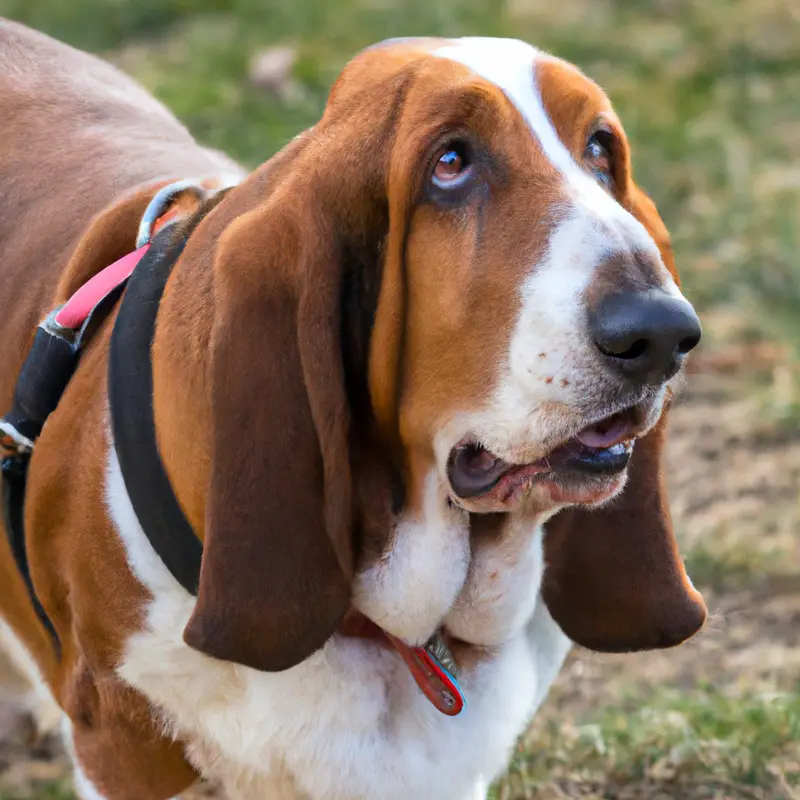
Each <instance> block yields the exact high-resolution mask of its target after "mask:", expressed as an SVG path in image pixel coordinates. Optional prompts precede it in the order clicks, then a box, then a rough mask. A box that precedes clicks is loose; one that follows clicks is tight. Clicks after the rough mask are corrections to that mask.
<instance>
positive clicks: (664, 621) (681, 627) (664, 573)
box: [542, 418, 706, 652]
mask: <svg viewBox="0 0 800 800" xmlns="http://www.w3.org/2000/svg"><path fill="white" fill-rule="evenodd" d="M665 425H666V420H665V419H664V418H662V421H661V422H659V424H658V426H657V427H656V428H655V429H654V430H653V431H651V432H650V433H649V434H648V435H647V436H645V437H644V438H643V439H641V440H640V441H638V442H637V443H636V445H635V446H634V449H633V456H632V457H631V463H630V466H629V467H628V470H629V479H628V483H627V485H626V486H625V488H624V489H623V491H622V494H621V495H620V496H619V497H618V498H615V500H613V501H612V502H611V503H609V504H608V505H607V506H605V507H603V508H599V509H594V510H592V509H584V508H568V509H565V510H564V511H562V512H560V513H558V514H556V516H555V517H553V519H552V520H550V521H549V522H548V523H547V525H546V534H545V545H544V546H545V562H546V565H547V567H546V569H545V575H544V583H543V587H542V592H543V596H544V600H545V603H546V604H547V607H548V609H549V611H550V613H551V615H552V616H553V619H555V621H556V622H557V623H558V625H559V626H560V627H561V629H562V630H563V631H564V633H566V634H567V636H569V638H570V639H572V640H573V641H574V642H577V643H578V644H580V645H583V646H584V647H588V648H590V649H592V650H599V651H605V652H625V651H633V650H647V649H651V648H657V647H669V646H671V645H675V644H679V643H680V642H682V641H684V640H685V639H687V638H689V637H690V636H692V635H693V634H694V633H696V632H697V631H698V630H699V629H700V627H702V625H703V623H704V622H705V617H706V608H705V605H704V603H703V599H702V597H701V596H700V594H699V593H698V592H697V591H696V590H695V588H694V587H693V586H692V584H691V582H690V581H689V578H688V576H687V574H686V570H685V569H684V566H683V562H682V560H681V558H680V555H679V553H678V547H677V543H676V541H675V537H674V535H673V531H672V521H671V518H670V513H669V508H668V505H667V497H666V488H665V485H664V478H663V476H662V474H661V465H660V461H661V452H662V449H663V446H664V439H665Z"/></svg>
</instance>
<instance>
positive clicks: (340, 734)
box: [107, 448, 568, 800]
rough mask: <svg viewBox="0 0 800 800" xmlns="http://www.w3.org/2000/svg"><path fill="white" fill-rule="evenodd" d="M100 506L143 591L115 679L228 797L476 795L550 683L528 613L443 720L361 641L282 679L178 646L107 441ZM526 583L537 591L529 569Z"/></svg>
mask: <svg viewBox="0 0 800 800" xmlns="http://www.w3.org/2000/svg"><path fill="white" fill-rule="evenodd" d="M107 501H108V507H109V510H110V514H111V517H112V519H113V521H114V524H115V526H116V528H117V530H118V532H119V535H120V538H121V540H122V542H123V544H124V547H125V552H126V554H127V557H128V561H129V564H130V566H131V569H132V570H133V572H134V574H135V575H136V576H137V578H138V579H139V580H140V581H141V582H142V583H143V584H144V585H145V586H147V587H148V588H149V589H150V591H151V592H152V594H153V600H152V602H150V603H149V605H148V607H147V609H146V624H145V628H144V630H142V631H141V632H140V633H138V634H135V635H134V636H133V637H132V638H131V639H130V640H129V641H128V643H127V647H126V650H125V655H124V658H123V661H122V663H121V664H120V666H119V670H118V672H119V675H120V676H121V677H122V678H123V679H124V680H126V681H127V682H129V683H130V684H131V685H133V686H135V687H136V688H138V689H139V690H140V691H142V692H144V693H145V694H146V695H147V696H148V697H149V698H150V699H151V700H152V701H153V702H154V703H155V705H156V706H157V707H158V708H159V709H160V710H161V712H162V713H163V716H164V719H165V721H166V723H167V724H168V725H169V726H170V727H171V729H172V730H173V731H174V732H175V733H176V734H178V735H180V736H181V737H182V738H183V739H184V740H185V741H187V742H189V747H188V753H189V756H190V758H192V760H193V761H194V763H195V764H196V765H197V767H198V768H199V769H200V770H201V772H202V773H203V774H205V775H207V776H209V777H211V778H214V779H220V780H221V781H222V782H223V783H224V785H225V788H226V791H228V792H229V793H230V794H231V795H232V797H234V798H236V800H239V798H242V799H245V798H246V799H247V800H249V798H254V799H255V798H262V797H270V798H273V797H274V798H287V800H289V799H290V798H291V800H296V799H297V798H309V799H310V800H345V799H346V800H355V798H363V800H367V798H370V800H371V799H372V798H376V797H380V798H381V799H382V800H395V799H396V800H417V799H419V800H422V798H427V797H429V796H435V797H439V798H442V800H450V799H452V800H477V798H478V797H479V796H483V793H485V789H486V786H487V785H488V783H489V782H490V781H491V780H492V779H493V778H494V777H495V776H496V775H497V774H498V773H500V772H501V771H502V770H503V769H504V768H505V766H506V764H507V761H508V758H509V757H510V753H511V750H512V748H513V746H514V743H515V740H516V737H517V736H518V735H519V734H520V733H521V732H522V731H523V730H524V728H525V725H526V723H527V722H528V720H529V719H530V717H531V715H532V713H533V710H534V707H535V704H536V703H538V702H540V700H541V698H542V697H543V696H544V694H545V693H546V691H547V686H546V685H543V683H542V681H541V680H540V678H539V674H540V670H541V672H542V674H544V675H546V676H547V681H548V683H549V681H551V680H552V678H553V677H554V672H553V669H552V663H553V662H554V660H555V661H557V660H558V658H559V652H558V651H560V650H561V649H564V647H565V644H566V646H568V641H567V640H566V638H565V637H564V636H563V634H561V633H560V631H558V629H557V628H556V627H555V624H554V623H553V622H552V620H550V619H549V616H548V617H544V618H543V617H541V616H537V615H536V614H535V613H534V612H535V609H531V612H532V613H533V616H532V617H531V620H530V623H529V624H528V625H527V626H526V627H524V628H523V629H522V630H519V631H517V632H516V633H512V634H511V635H510V638H508V640H507V641H505V642H504V643H503V644H502V645H501V646H499V647H498V648H497V649H496V651H495V652H494V653H493V655H492V656H491V657H489V658H487V660H485V661H484V662H482V663H481V664H480V665H479V666H478V667H477V668H475V669H474V670H473V671H466V672H464V673H462V675H460V682H461V685H462V688H463V690H464V692H465V694H466V697H467V702H468V705H467V707H466V709H465V710H464V711H463V712H462V714H461V715H460V716H458V717H455V718H449V717H445V716H443V715H441V714H439V712H437V711H436V710H435V709H434V708H433V707H432V706H431V705H430V704H429V703H428V702H427V701H426V700H425V699H424V698H423V697H422V695H421V693H420V692H419V689H418V687H417V686H416V684H415V683H414V682H413V680H412V679H411V677H410V675H409V673H408V670H407V668H406V667H405V665H404V664H403V663H402V661H401V660H400V659H399V658H398V657H397V656H396V655H395V654H394V653H392V652H389V651H388V650H386V649H385V648H383V647H381V646H379V645H377V644H375V643H373V642H369V641H362V640H356V639H345V638H341V637H338V636H336V637H334V638H333V639H331V640H330V641H329V643H328V644H327V645H326V646H325V648H324V649H323V650H322V651H320V652H318V653H316V654H315V655H313V656H312V657H311V658H309V659H307V660H306V661H304V662H303V663H302V664H300V665H298V666H296V667H294V668H293V669H290V670H287V671H286V672H282V673H273V674H267V673H262V672H257V671H255V670H252V669H249V668H246V667H241V666H237V665H234V664H231V663H227V662H221V661H216V660H213V659H211V658H208V657H206V656H204V655H201V654H200V653H198V652H196V651H194V650H191V649H190V648H189V647H187V646H186V645H185V644H184V643H183V640H182V632H183V628H184V626H185V624H186V622H187V620H188V618H189V615H190V613H191V610H192V607H193V604H194V600H193V598H192V597H190V596H189V595H188V594H187V593H186V592H185V591H184V590H183V589H182V588H181V587H180V585H179V584H178V583H177V582H176V581H174V579H173V578H172V577H171V575H170V574H169V573H168V571H167V570H166V568H165V567H164V565H163V563H162V562H161V561H160V560H159V559H158V557H157V556H156V554H155V553H154V552H153V550H152V548H151V546H150V544H149V542H148V540H147V539H146V537H145V536H144V533H143V531H142V530H141V528H140V526H139V523H138V521H137V519H136V516H135V514H134V511H133V508H132V506H131V504H130V500H129V498H128V495H127V493H126V491H125V487H124V483H123V480H122V477H121V474H120V470H119V463H118V461H117V459H116V455H115V453H114V451H113V448H110V451H109V466H108V473H107ZM536 535H537V534H535V533H534V532H532V534H531V537H532V538H535V536H536ZM423 560H424V559H423ZM420 566H422V565H420ZM531 578H532V581H533V582H534V585H535V584H536V582H537V581H538V576H537V575H536V574H533V575H531ZM421 589H422V590H424V587H421ZM534 605H541V602H537V603H535V604H534ZM559 637H560V638H559ZM540 641H542V642H545V643H546V647H547V648H548V652H546V653H542V652H540V647H539V642H540ZM554 641H555V645H554ZM540 664H541V665H542V666H541V667H540Z"/></svg>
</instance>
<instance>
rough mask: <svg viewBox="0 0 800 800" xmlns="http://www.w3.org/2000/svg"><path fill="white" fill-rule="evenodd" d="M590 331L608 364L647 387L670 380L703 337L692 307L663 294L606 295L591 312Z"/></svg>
mask: <svg viewBox="0 0 800 800" xmlns="http://www.w3.org/2000/svg"><path fill="white" fill-rule="evenodd" d="M589 326H590V330H591V333H592V335H593V336H594V342H595V344H596V345H597V348H598V349H599V350H600V352H601V353H602V354H603V356H604V357H605V360H606V362H607V363H608V364H609V365H611V366H613V368H614V369H616V370H617V371H618V372H621V373H622V374H623V375H625V376H626V377H628V378H630V379H631V380H635V381H637V382H639V383H647V384H659V383H663V382H664V381H667V380H669V379H670V378H671V377H672V376H673V375H674V374H675V373H676V372H677V371H678V370H679V369H680V367H681V362H682V361H683V358H684V356H685V355H686V354H687V353H688V352H689V351H690V350H692V349H693V348H694V347H696V346H697V343H698V342H699V341H700V334H701V329H700V320H699V319H698V318H697V314H695V313H694V309H693V308H692V307H691V305H689V303H688V302H687V301H686V300H684V299H683V298H681V297H674V296H673V295H670V294H667V293H666V292H664V291H662V290H651V291H648V292H623V293H619V294H611V295H607V296H606V297H604V298H603V299H602V300H601V301H600V302H599V303H598V304H597V307H596V308H595V309H593V310H592V312H591V313H590V315H589Z"/></svg>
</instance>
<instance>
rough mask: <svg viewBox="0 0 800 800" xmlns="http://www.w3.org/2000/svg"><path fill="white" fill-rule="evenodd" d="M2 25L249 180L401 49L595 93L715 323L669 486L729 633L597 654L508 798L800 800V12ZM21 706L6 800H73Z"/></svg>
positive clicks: (688, 546)
mask: <svg viewBox="0 0 800 800" xmlns="http://www.w3.org/2000/svg"><path fill="white" fill-rule="evenodd" d="M0 15H4V16H7V17H11V18H13V19H16V20H20V21H23V22H26V23H28V24H30V25H31V26H33V27H36V28H39V29H40V30H42V31H45V32H47V33H49V34H51V35H53V36H55V37H57V38H60V39H62V40H64V41H66V42H68V43H70V44H72V45H74V46H76V47H80V48H82V49H86V50H90V51H93V52H96V53H98V54H100V55H102V56H103V57H105V58H108V59H109V60H111V61H113V62H114V63H116V64H117V65H119V66H120V67H122V68H123V69H124V70H126V71H127V72H129V73H131V74H132V75H133V76H135V77H136V78H137V79H138V80H140V81H141V82H142V83H143V84H144V85H145V86H146V87H147V88H148V89H150V90H151V91H152V92H153V93H154V94H155V95H156V96H157V97H159V98H160V99H161V100H162V101H163V102H164V103H166V105H168V106H169V107H170V108H171V109H172V110H173V111H174V112H175V113H176V114H177V116H178V117H180V118H181V119H182V120H183V121H184V122H185V123H186V125H187V126H188V127H189V128H190V130H191V131H192V132H193V133H194V134H195V135H196V137H197V138H199V139H200V140H201V141H202V142H204V143H205V144H209V145H212V146H215V147H218V148H220V149H222V150H225V151H226V152H227V153H229V154H230V155H232V156H234V157H235V158H237V159H239V160H240V161H242V162H243V163H244V164H246V165H248V166H255V165H257V164H258V163H260V162H262V161H264V160H266V159H267V158H269V157H270V156H271V155H272V154H273V153H275V152H276V151H277V150H279V149H280V148H281V147H282V146H283V145H284V144H286V142H287V141H288V140H289V139H290V138H291V137H292V136H293V135H294V134H296V133H297V132H298V131H300V130H302V129H303V128H305V127H307V126H309V125H311V124H313V123H314V122H315V121H316V120H317V119H318V118H319V116H320V113H321V111H322V109H323V107H324V104H325V98H326V93H327V89H328V87H329V86H330V84H331V82H332V81H333V79H334V78H335V77H336V75H337V74H338V72H339V70H340V69H341V68H342V66H343V65H344V63H345V62H346V61H347V60H348V59H349V58H350V57H352V56H353V55H354V54H355V53H356V52H357V51H358V50H360V49H361V48H363V47H365V46H367V45H369V44H372V43H374V42H376V41H378V40H381V39H384V38H388V37H393V36H408V35H426V34H427V35H439V36H460V35H484V36H511V37H516V38H522V39H526V40H527V41H529V42H531V43H533V44H535V45H537V46H539V47H541V48H543V49H547V50H550V51H551V52H553V53H554V54H556V55H559V56H562V57H564V58H566V59H568V60H570V61H573V62H575V63H576V64H578V65H579V66H580V67H581V68H582V69H583V70H584V71H585V72H586V73H587V74H588V75H589V76H590V77H592V78H594V79H595V80H596V81H598V82H599V83H600V84H601V85H602V86H603V87H604V88H605V89H606V91H607V92H608V93H609V95H610V97H611V99H612V101H613V102H614V104H615V106H616V109H617V111H618V112H619V114H620V116H621V118H622V121H623V124H624V125H625V127H626V129H627V132H628V135H629V137H630V139H631V144H632V149H633V161H634V170H635V174H636V177H637V180H638V182H639V183H640V184H641V185H643V186H644V188H645V189H646V190H647V191H648V192H649V193H650V194H651V196H652V197H653V198H654V199H655V200H656V202H657V203H658V206H659V208H660V210H661V214H662V216H663V217H664V218H665V220H666V222H667V225H668V227H669V228H670V230H671V232H672V235H673V238H674V244H675V249H676V254H677V262H678V267H679V269H680V270H681V273H682V276H683V279H684V283H685V291H686V294H687V295H688V296H689V298H690V299H691V300H692V301H693V302H694V303H695V304H696V306H697V308H698V310H699V311H700V312H701V317H702V319H703V323H704V329H705V337H704V340H703V344H702V346H701V348H700V352H699V353H698V355H697V357H696V358H695V359H694V362H693V364H692V369H691V373H692V374H691V375H690V377H689V380H688V383H687V388H686V390H685V391H684V393H683V396H682V398H681V402H680V404H679V405H678V407H677V409H676V411H675V412H674V413H673V416H672V425H671V445H670V452H669V461H668V475H669V479H670V484H671V498H672V507H673V515H674V517H675V521H676V528H677V530H678V533H679V537H680V541H681V547H682V551H683V553H684V556H685V558H686V560H687V563H688V566H689V571H690V573H691V575H692V577H693V579H694V581H695V583H696V584H697V585H698V587H699V588H701V589H702V590H703V592H704V594H705V595H706V598H707V600H708V603H709V607H710V608H711V610H712V612H713V615H712V618H711V619H710V621H709V623H708V626H707V628H706V630H705V631H704V632H703V633H702V634H701V635H700V636H698V637H696V638H695V639H694V640H692V641H691V642H689V643H688V644H686V645H684V646H683V647H680V648H678V649H676V650H674V651H670V652H664V653H655V654H643V655H636V656H626V657H606V656H602V657H601V656H597V655H592V654H589V653H587V652H586V651H576V652H575V653H574V654H573V655H572V656H571V657H570V660H569V662H568V665H567V667H566V668H565V670H564V671H563V673H562V675H561V676H560V678H559V680H558V683H557V684H556V686H555V687H554V689H553V691H552V693H551V695H550V698H549V700H548V702H547V704H546V706H545V708H544V710H543V711H542V712H541V714H540V715H539V716H538V717H537V719H536V721H535V723H534V725H533V727H532V729H531V731H530V732H529V733H528V734H527V735H526V736H525V737H524V738H523V740H522V741H521V742H520V746H519V750H518V752H517V755H516V757H515V760H514V763H513V764H512V767H511V769H510V772H509V774H508V776H507V777H506V778H505V779H504V780H503V781H501V782H500V783H499V784H498V785H497V786H496V787H495V789H494V790H493V791H494V796H495V798H496V800H512V799H514V800H518V799H521V798H548V799H549V798H573V797H581V798H619V799H620V800H623V799H626V798H635V799H636V800H645V798H647V799H648V800H664V799H666V798H689V799H690V800H694V799H698V798H717V799H718V800H721V799H722V798H726V799H727V798H760V799H761V800H797V798H800V695H799V694H798V689H800V538H798V534H797V528H798V522H800V504H798V491H797V490H798V484H799V482H800V433H799V432H798V423H799V422H800V371H799V370H798V363H799V362H800V260H798V244H800V158H798V151H799V150H800V2H798V0H739V1H738V2H732V1H731V0H702V2H701V1H700V0H698V1H697V2H691V1H690V0H616V1H615V0H557V2H553V0H135V1H134V0H0ZM0 112H2V109H0ZM65 213H68V210H67V209H65ZM19 697H20V686H19V684H18V683H17V681H16V680H15V678H14V677H13V676H12V675H11V673H10V672H9V671H8V669H7V668H6V667H3V666H2V665H0V800H12V799H13V800H23V798H40V799H43V798H51V799H52V800H55V799H56V798H60V799H61V800H66V799H67V798H72V797H73V795H72V792H71V788H70V784H69V781H68V779H67V777H66V775H67V767H66V762H65V760H64V757H63V754H62V753H61V751H60V749H59V746H58V744H57V743H56V742H54V741H51V740H49V739H44V740H41V739H36V737H35V736H33V735H32V733H31V730H30V726H29V725H28V724H27V721H26V719H25V717H24V715H23V714H22V713H21V712H20V709H19ZM143 800H146V798H143ZM376 800H379V798H376Z"/></svg>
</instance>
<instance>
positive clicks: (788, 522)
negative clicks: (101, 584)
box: [0, 353, 800, 800]
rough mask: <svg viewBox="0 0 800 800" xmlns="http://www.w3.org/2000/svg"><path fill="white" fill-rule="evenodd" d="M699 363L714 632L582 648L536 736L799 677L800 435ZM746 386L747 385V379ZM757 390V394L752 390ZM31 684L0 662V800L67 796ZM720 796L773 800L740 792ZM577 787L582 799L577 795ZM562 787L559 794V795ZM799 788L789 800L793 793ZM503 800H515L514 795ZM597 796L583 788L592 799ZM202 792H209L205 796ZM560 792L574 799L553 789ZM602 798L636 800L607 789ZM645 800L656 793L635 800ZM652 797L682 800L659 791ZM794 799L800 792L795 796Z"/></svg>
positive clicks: (680, 470)
mask: <svg viewBox="0 0 800 800" xmlns="http://www.w3.org/2000/svg"><path fill="white" fill-rule="evenodd" d="M739 355H740V356H741V357H736V356H735V357H733V358H726V357H722V356H720V355H719V354H715V355H714V357H713V358H712V357H710V356H707V357H705V358H703V357H702V355H701V357H700V358H698V359H697V360H696V362H695V365H694V369H693V372H694V373H695V374H693V375H691V376H690V379H689V381H688V385H687V388H686V389H685V390H684V392H683V395H682V398H681V401H680V403H679V404H678V405H677V407H676V409H675V410H674V412H673V416H672V428H671V443H670V448H669V456H668V476H669V480H670V483H671V498H672V508H673V515H674V517H675V521H676V528H677V529H678V531H679V535H680V538H681V545H682V549H683V551H684V552H685V553H688V554H689V562H690V563H691V564H692V565H694V573H695V574H694V579H695V583H697V584H698V586H699V587H700V588H701V589H702V590H703V592H704V595H705V596H706V598H707V600H708V605H709V608H710V610H711V611H712V616H711V618H710V620H709V623H708V625H707V627H706V629H705V630H704V632H703V633H702V634H701V635H699V636H697V637H696V638H695V639H694V640H692V641H691V642H689V643H688V644H686V645H684V646H682V647H679V648H677V649H675V650H671V651H667V652H659V653H649V654H642V655H636V656H624V657H623V656H599V655H595V654H590V653H588V652H586V651H581V650H576V651H575V652H574V653H573V654H572V655H571V656H570V659H569V661H568V663H567V666H566V668H565V669H564V671H563V672H562V674H561V676H560V677H559V680H558V682H557V684H556V686H555V687H554V689H553V691H552V693H551V696H550V698H549V700H548V703H547V705H546V707H545V708H544V710H543V712H542V713H541V714H540V717H538V718H537V720H536V722H535V725H534V731H533V734H532V735H533V737H534V740H535V736H536V730H537V729H538V730H543V729H544V727H545V726H547V725H552V723H553V722H554V721H556V722H557V723H558V725H561V726H563V725H569V724H572V723H577V722H579V721H580V720H581V719H582V718H583V717H584V716H585V714H586V713H587V711H588V710H591V709H598V708H602V707H603V706H604V705H609V704H619V703H621V702H623V699H624V697H626V696H630V695H631V694H634V695H637V693H638V696H639V697H642V696H644V697H647V695H648V692H650V691H655V690H656V688H659V689H662V688H663V687H672V688H674V689H677V690H681V689H682V688H683V687H692V686H697V685H698V683H703V682H709V683H710V684H711V685H717V686H730V685H737V686H747V687H748V688H749V689H751V690H758V689H763V690H764V691H778V690H781V689H784V690H785V689H789V688H790V687H791V686H792V685H795V683H796V680H797V676H798V675H800V574H798V570H797V565H798V563H800V550H799V549H798V548H800V544H798V541H797V537H796V534H795V529H796V527H795V526H796V522H797V519H798V516H800V512H799V511H798V501H797V487H798V485H800V433H797V432H794V433H791V432H790V433H787V432H786V429H782V428H780V427H777V426H775V425H774V424H773V423H771V422H767V421H766V416H765V415H764V414H763V413H761V411H760V410H759V409H760V406H759V405H758V402H759V401H758V399H757V393H754V392H753V391H751V390H750V389H751V388H752V387H751V384H750V383H749V381H750V378H751V375H750V370H749V367H748V364H749V362H750V358H749V356H748V354H747V353H744V354H739ZM745 383H747V384H748V386H747V387H745V386H744V384H745ZM745 388H747V390H745ZM19 691H20V684H19V683H18V681H17V680H16V679H15V678H14V677H13V675H12V673H11V672H10V670H9V668H8V666H7V665H5V664H3V665H2V666H0V800H6V799H8V800H11V799H12V798H13V800H21V799H22V798H33V797H36V798H43V797H48V798H67V797H69V796H70V795H69V794H68V793H61V792H65V790H63V789H61V790H56V789H50V790H48V791H49V792H50V793H41V791H42V790H41V789H38V790H34V789H33V788H32V787H33V786H35V785H39V786H41V785H44V784H49V783H52V782H53V781H57V780H59V779H60V778H62V777H63V776H64V775H65V774H66V769H67V765H66V763H65V759H64V756H63V754H62V751H61V749H60V747H59V746H58V744H57V743H55V742H54V741H50V740H46V741H39V742H36V741H35V739H34V737H33V735H32V730H31V728H30V725H29V724H28V722H27V721H26V719H25V717H24V715H22V714H21V713H20V712H19V709H18V707H17V698H18V696H19ZM718 783H720V785H721V789H720V791H719V792H718V793H717V794H714V795H712V794H706V795H703V796H704V797H705V796H708V797H711V796H714V797H720V798H727V797H746V796H750V797H767V796H770V797H772V796H777V795H766V794H760V793H757V792H753V793H752V794H747V793H746V791H745V790H742V792H741V793H740V792H739V790H736V791H734V790H733V789H731V790H730V791H728V790H726V789H725V785H724V781H721V782H719V781H718ZM576 791H577V790H576ZM558 792H560V794H559V793H558ZM790 792H791V790H789V789H788V788H787V793H786V796H787V797H792V796H793V795H792V794H791V793H790ZM499 795H500V797H501V798H511V797H523V796H530V797H533V796H535V797H544V796H546V794H536V793H530V794H529V793H528V792H527V791H526V792H525V793H524V794H517V793H515V792H514V791H513V790H511V789H509V788H508V786H505V785H504V786H502V787H501V788H500V790H499ZM580 795H581V796H585V795H584V792H583V791H581V792H580ZM194 796H195V797H196V796H199V795H194ZM547 796H552V797H559V796H560V797H571V796H577V794H576V795H573V794H572V793H571V792H570V790H569V788H567V789H566V790H565V789H564V788H563V785H562V788H561V789H557V788H556V787H554V788H553V794H552V795H547ZM591 796H595V797H624V796H626V795H625V794H624V792H623V793H614V792H612V791H610V790H604V789H603V788H602V787H598V788H597V791H596V794H593V795H591ZM636 796H637V797H644V796H645V795H636ZM647 796H648V797H652V798H656V797H659V798H661V797H663V798H666V797H683V796H685V795H682V794H680V793H679V794H670V793H667V794H658V793H657V792H654V793H652V794H648V795H647ZM794 796H795V797H796V796H797V795H794Z"/></svg>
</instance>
